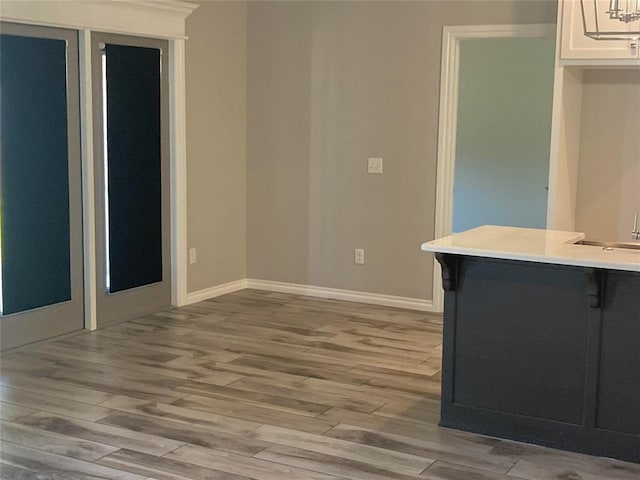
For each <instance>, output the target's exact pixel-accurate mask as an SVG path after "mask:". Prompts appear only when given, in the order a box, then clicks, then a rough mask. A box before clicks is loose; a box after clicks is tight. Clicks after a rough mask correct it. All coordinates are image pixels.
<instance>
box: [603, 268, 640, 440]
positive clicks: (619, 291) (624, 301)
mask: <svg viewBox="0 0 640 480" xmlns="http://www.w3.org/2000/svg"><path fill="white" fill-rule="evenodd" d="M638 292H640V273H628V272H614V271H610V272H609V273H608V279H607V285H606V295H605V304H604V309H603V311H602V344H601V347H600V372H599V373H600V375H599V382H598V402H597V405H598V415H597V421H596V427H597V428H601V429H605V430H610V431H615V432H623V433H631V434H636V435H638V434H640V408H638V406H639V405H640V303H639V302H638Z"/></svg>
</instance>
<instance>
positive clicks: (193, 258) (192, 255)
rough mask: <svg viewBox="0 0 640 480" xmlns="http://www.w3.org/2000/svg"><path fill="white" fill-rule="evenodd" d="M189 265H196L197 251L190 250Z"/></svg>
mask: <svg viewBox="0 0 640 480" xmlns="http://www.w3.org/2000/svg"><path fill="white" fill-rule="evenodd" d="M189 263H196V249H195V248H190V249H189Z"/></svg>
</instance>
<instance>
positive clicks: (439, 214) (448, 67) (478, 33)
mask: <svg viewBox="0 0 640 480" xmlns="http://www.w3.org/2000/svg"><path fill="white" fill-rule="evenodd" d="M555 34H556V25H554V24H529V25H465V26H452V27H444V28H443V32H442V65H441V70H440V113H439V121H438V158H437V173H436V218H435V238H442V237H446V236H447V235H451V232H452V228H453V184H454V178H453V177H454V172H455V158H456V127H457V123H458V118H457V115H458V68H459V61H460V40H464V39H471V38H517V37H555ZM433 263H434V267H433V308H434V310H435V311H437V312H442V310H443V307H444V292H443V290H442V276H441V275H442V274H441V270H440V264H439V263H438V262H437V261H436V260H435V259H434V262H433Z"/></svg>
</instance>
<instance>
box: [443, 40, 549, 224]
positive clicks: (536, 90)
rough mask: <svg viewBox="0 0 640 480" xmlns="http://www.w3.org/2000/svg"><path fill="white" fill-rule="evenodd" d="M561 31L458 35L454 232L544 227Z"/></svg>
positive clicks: (545, 222)
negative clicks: (539, 35)
mask: <svg viewBox="0 0 640 480" xmlns="http://www.w3.org/2000/svg"><path fill="white" fill-rule="evenodd" d="M554 68H555V37H551V38H489V39H472V40H462V41H461V42H460V67H459V72H460V73H459V75H460V79H459V84H458V128H457V136H456V159H455V178H454V181H455V185H454V194H453V231H454V232H461V231H464V230H468V229H470V228H474V227H478V226H480V225H509V226H514V227H530V228H545V227H546V224H547V189H546V187H547V179H548V177H549V151H550V150H549V148H550V141H551V105H552V100H553V73H554Z"/></svg>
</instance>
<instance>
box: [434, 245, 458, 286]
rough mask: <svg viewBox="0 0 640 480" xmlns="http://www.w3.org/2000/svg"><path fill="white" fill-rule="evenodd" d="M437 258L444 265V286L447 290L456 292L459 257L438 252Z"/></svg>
mask: <svg viewBox="0 0 640 480" xmlns="http://www.w3.org/2000/svg"><path fill="white" fill-rule="evenodd" d="M436 260H438V263H439V264H440V266H441V267H442V288H443V289H444V290H445V291H446V292H454V291H455V290H456V288H458V257H457V256H456V255H450V254H445V253H436Z"/></svg>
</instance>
